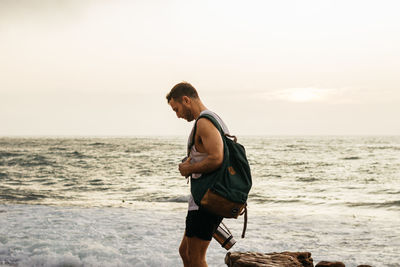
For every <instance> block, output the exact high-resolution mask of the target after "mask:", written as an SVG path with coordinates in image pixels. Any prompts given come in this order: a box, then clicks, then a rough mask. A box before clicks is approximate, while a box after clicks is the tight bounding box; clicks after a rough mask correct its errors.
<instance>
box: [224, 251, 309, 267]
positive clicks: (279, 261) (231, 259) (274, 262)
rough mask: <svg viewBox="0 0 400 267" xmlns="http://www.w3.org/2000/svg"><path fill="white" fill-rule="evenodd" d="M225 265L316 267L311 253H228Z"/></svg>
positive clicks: (237, 266)
mask: <svg viewBox="0 0 400 267" xmlns="http://www.w3.org/2000/svg"><path fill="white" fill-rule="evenodd" d="M225 263H226V264H227V265H228V266H229V267H260V266H270V267H280V266H285V267H314V264H313V259H312V258H311V253H310V252H281V253H257V252H228V253H227V254H226V256H225Z"/></svg>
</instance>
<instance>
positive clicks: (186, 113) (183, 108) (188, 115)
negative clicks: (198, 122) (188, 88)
mask: <svg viewBox="0 0 400 267" xmlns="http://www.w3.org/2000/svg"><path fill="white" fill-rule="evenodd" d="M169 105H170V106H171V108H172V110H173V111H175V113H176V116H177V117H178V118H182V119H185V120H187V121H193V120H194V116H193V114H192V111H191V110H190V106H189V105H188V104H185V101H184V99H182V101H181V102H179V101H175V100H174V99H171V100H170V101H169Z"/></svg>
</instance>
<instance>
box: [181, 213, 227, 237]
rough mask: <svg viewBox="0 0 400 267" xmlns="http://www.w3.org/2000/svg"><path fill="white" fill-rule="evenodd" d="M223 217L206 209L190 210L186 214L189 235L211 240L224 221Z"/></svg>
mask: <svg viewBox="0 0 400 267" xmlns="http://www.w3.org/2000/svg"><path fill="white" fill-rule="evenodd" d="M222 219H223V218H222V217H221V216H218V215H214V214H212V213H209V212H207V211H205V210H202V209H199V210H190V211H188V214H187V216H186V233H185V235H186V236H187V237H194V236H195V237H198V238H200V239H203V240H207V241H211V238H212V236H213V234H214V232H215V230H216V229H217V228H218V225H219V224H220V223H221V221H222Z"/></svg>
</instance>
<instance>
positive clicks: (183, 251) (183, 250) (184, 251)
mask: <svg viewBox="0 0 400 267" xmlns="http://www.w3.org/2000/svg"><path fill="white" fill-rule="evenodd" d="M179 255H181V258H182V260H183V261H184V262H188V261H189V251H188V246H187V242H185V241H182V243H181V245H180V246H179Z"/></svg>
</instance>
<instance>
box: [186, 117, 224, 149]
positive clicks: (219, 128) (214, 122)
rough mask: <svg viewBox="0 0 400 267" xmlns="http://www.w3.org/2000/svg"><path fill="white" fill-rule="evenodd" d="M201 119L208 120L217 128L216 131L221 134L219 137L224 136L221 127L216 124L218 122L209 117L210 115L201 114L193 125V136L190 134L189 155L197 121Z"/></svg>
mask: <svg viewBox="0 0 400 267" xmlns="http://www.w3.org/2000/svg"><path fill="white" fill-rule="evenodd" d="M201 118H206V119H208V120H210V121H211V122H212V123H213V124H214V126H215V128H217V129H218V131H219V132H220V133H221V136H225V134H224V131H223V129H222V127H221V125H220V124H219V123H218V121H217V120H216V119H215V118H214V117H213V116H212V115H210V114H202V115H200V116H199V117H198V118H197V119H196V121H195V123H194V126H193V134H192V137H191V141H190V144H189V146H188V153H189V151H190V149H191V148H192V146H193V145H194V142H195V140H194V137H195V136H196V130H197V121H198V120H199V119H201Z"/></svg>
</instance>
